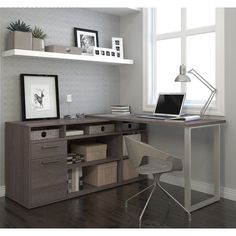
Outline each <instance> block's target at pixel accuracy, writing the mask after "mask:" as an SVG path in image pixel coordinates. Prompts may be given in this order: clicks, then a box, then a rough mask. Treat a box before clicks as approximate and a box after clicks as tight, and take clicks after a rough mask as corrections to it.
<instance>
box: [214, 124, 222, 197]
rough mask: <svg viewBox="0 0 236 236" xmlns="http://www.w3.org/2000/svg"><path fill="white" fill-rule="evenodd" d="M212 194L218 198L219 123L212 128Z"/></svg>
mask: <svg viewBox="0 0 236 236" xmlns="http://www.w3.org/2000/svg"><path fill="white" fill-rule="evenodd" d="M213 155H214V165H213V167H214V195H215V198H216V200H220V125H217V126H215V128H214V153H213Z"/></svg>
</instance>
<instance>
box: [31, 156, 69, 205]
mask: <svg viewBox="0 0 236 236" xmlns="http://www.w3.org/2000/svg"><path fill="white" fill-rule="evenodd" d="M31 164H32V174H31V194H32V195H31V196H32V198H31V201H32V205H35V204H41V203H44V202H45V203H46V202H53V201H56V200H59V199H63V198H64V197H65V196H66V190H67V183H66V181H67V179H66V176H67V165H66V156H61V157H50V158H43V159H38V160H32V161H31Z"/></svg>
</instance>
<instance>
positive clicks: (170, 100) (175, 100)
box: [154, 94, 185, 116]
mask: <svg viewBox="0 0 236 236" xmlns="http://www.w3.org/2000/svg"><path fill="white" fill-rule="evenodd" d="M184 99H185V94H160V95H159V98H158V100H157V105H156V108H155V112H154V114H164V115H176V116H178V115H180V114H181V110H182V106H183V104H184Z"/></svg>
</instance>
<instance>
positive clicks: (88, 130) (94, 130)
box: [85, 124, 115, 134]
mask: <svg viewBox="0 0 236 236" xmlns="http://www.w3.org/2000/svg"><path fill="white" fill-rule="evenodd" d="M114 131H115V125H114V124H107V125H91V126H86V127H85V134H102V133H105V132H114Z"/></svg>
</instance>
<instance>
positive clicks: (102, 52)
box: [93, 47, 116, 57]
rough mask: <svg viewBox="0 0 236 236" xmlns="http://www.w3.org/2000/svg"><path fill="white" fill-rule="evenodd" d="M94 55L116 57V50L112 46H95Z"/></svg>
mask: <svg viewBox="0 0 236 236" xmlns="http://www.w3.org/2000/svg"><path fill="white" fill-rule="evenodd" d="M93 55H94V56H100V57H103V56H105V57H116V51H115V50H114V49H112V48H99V47H94V48H93Z"/></svg>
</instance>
